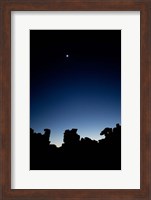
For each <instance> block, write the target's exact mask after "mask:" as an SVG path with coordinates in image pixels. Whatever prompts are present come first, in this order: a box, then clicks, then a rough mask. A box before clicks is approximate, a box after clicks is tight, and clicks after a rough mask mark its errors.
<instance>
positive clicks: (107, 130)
mask: <svg viewBox="0 0 151 200" xmlns="http://www.w3.org/2000/svg"><path fill="white" fill-rule="evenodd" d="M118 127H120V128H121V124H120V123H117V124H116V126H115V127H113V128H110V127H106V128H104V129H103V130H102V131H101V132H100V133H99V135H100V136H103V135H104V138H102V139H101V138H100V139H99V140H95V139H92V138H90V137H87V136H86V137H82V138H81V136H80V135H79V134H78V133H77V131H78V129H77V128H72V129H66V130H65V131H64V133H63V135H64V134H65V133H66V132H68V133H69V134H71V132H72V131H73V132H75V134H77V135H78V136H79V137H80V141H81V140H82V139H90V140H91V141H94V142H99V141H100V140H104V139H105V138H106V136H107V135H109V134H111V133H113V130H114V129H115V128H118ZM43 130H44V133H40V132H38V133H37V132H35V131H34V129H33V128H30V134H31V133H33V134H36V135H41V136H44V135H45V134H46V135H47V137H49V138H50V135H51V129H49V128H44V129H43ZM49 141H50V140H49ZM50 143H51V141H50ZM62 144H64V143H63V142H62V143H61V145H60V146H57V145H56V144H55V143H54V144H53V145H55V146H56V147H57V148H59V147H61V146H62ZM51 145H52V144H51Z"/></svg>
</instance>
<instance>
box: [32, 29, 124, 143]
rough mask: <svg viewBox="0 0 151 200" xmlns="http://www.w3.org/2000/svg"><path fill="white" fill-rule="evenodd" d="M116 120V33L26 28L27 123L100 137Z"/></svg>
mask: <svg viewBox="0 0 151 200" xmlns="http://www.w3.org/2000/svg"><path fill="white" fill-rule="evenodd" d="M116 123H120V124H121V31H120V30H30V127H31V128H33V129H34V130H35V132H41V133H43V132H44V131H43V129H44V128H49V129H51V136H50V140H51V143H53V144H56V145H57V146H60V145H61V143H62V142H63V133H64V131H65V130H66V129H72V128H77V129H78V134H79V135H80V136H81V137H90V138H91V139H96V140H98V139H100V138H101V137H100V135H99V134H100V132H101V130H102V129H104V128H106V127H115V125H116Z"/></svg>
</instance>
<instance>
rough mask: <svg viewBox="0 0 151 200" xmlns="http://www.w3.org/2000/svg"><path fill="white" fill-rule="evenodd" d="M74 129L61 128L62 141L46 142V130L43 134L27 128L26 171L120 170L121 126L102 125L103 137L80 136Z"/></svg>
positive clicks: (47, 135)
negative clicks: (28, 154)
mask: <svg viewBox="0 0 151 200" xmlns="http://www.w3.org/2000/svg"><path fill="white" fill-rule="evenodd" d="M77 130H78V129H75V128H73V129H71V130H65V132H64V138H63V144H62V146H61V147H57V146H56V145H54V144H51V143H50V140H49V138H50V133H51V131H50V129H44V134H41V133H35V132H34V130H33V129H30V170H120V169H121V126H120V125H119V124H116V127H114V128H105V129H104V130H103V131H101V133H100V135H104V136H105V139H102V140H98V141H96V140H92V139H91V138H88V137H85V138H81V139H80V135H78V133H77Z"/></svg>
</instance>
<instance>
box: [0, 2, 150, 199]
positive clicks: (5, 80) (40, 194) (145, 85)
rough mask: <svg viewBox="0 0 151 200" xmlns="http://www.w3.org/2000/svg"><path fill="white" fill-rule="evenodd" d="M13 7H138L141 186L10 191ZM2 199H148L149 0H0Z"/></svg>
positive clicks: (97, 9) (22, 9) (49, 9)
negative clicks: (139, 33) (139, 24)
mask: <svg viewBox="0 0 151 200" xmlns="http://www.w3.org/2000/svg"><path fill="white" fill-rule="evenodd" d="M11 11H140V18H141V20H140V23H141V31H140V32H141V35H140V38H141V43H140V44H141V63H140V64H141V77H140V80H141V85H140V92H141V97H140V102H141V107H140V112H141V118H140V122H141V123H140V124H141V127H140V130H141V132H140V141H141V149H140V150H141V155H140V156H141V166H140V167H141V171H140V177H141V181H140V182H141V183H140V189H126V190H125V189H116V190H114V189H90V190H87V189H70V190H69V189H50V190H48V189H44V190H37V189H31V190H30V189H25V190H23V189H21V190H19V189H15V190H14V189H11ZM0 25H1V26H0V27H1V28H0V81H1V82H0V91H1V92H0V102H1V109H0V110H1V111H0V114H1V115H0V116H1V117H0V133H1V134H0V193H1V196H0V198H1V199H3V200H8V199H12V200H17V199H18V200H24V199H26V200H27V199H33V200H34V199H39V200H40V199H46V200H47V199H49V200H50V199H53V200H55V199H58V200H59V199H64V200H65V199H68V200H69V199H71V200H78V199H79V200H80V199H85V200H86V199H89V200H90V199H93V200H94V199H96V200H97V199H102V200H103V199H107V200H110V199H116V200H118V199H119V200H120V199H123V200H124V199H125V200H138V199H142V200H150V199H151V133H150V130H151V126H150V124H151V109H150V106H151V93H150V84H151V1H150V0H138V1H137V0H129V1H125V0H117V1H112V0H106V1H103V0H95V1H92V0H87V1H84V0H73V1H70V0H62V1H61V0H56V1H51V0H50V1H49V0H43V1H41V0H30V1H28V0H27V1H24V0H10V1H9V0H1V1H0Z"/></svg>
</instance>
